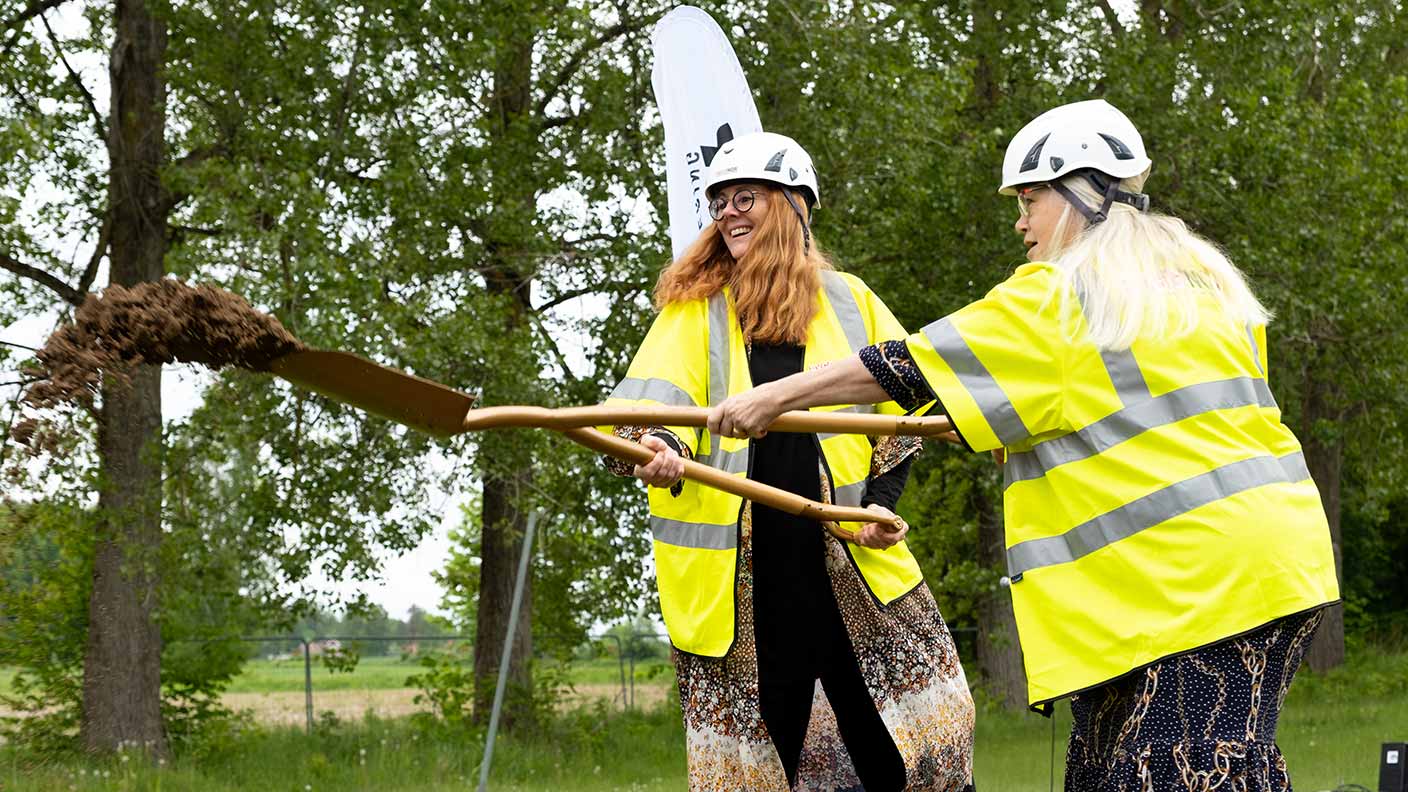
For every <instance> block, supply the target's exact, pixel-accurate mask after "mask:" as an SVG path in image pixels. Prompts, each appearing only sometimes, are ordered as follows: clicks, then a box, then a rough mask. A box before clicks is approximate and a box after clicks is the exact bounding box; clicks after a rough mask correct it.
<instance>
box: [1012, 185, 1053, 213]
mask: <svg viewBox="0 0 1408 792" xmlns="http://www.w3.org/2000/svg"><path fill="white" fill-rule="evenodd" d="M1046 188H1047V185H1045V184H1036V185H1033V186H1031V187H1019V188H1017V212H1018V213H1019V214H1021V215H1022V217H1027V216H1029V215H1030V214H1031V213H1032V196H1033V195H1034V194H1036V193H1038V192H1041V191H1042V190H1045V189H1046Z"/></svg>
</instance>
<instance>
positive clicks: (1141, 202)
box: [1050, 170, 1149, 225]
mask: <svg viewBox="0 0 1408 792" xmlns="http://www.w3.org/2000/svg"><path fill="white" fill-rule="evenodd" d="M1083 175H1084V176H1085V179H1086V181H1088V182H1090V185H1091V186H1092V187H1094V188H1095V189H1096V190H1098V191H1099V192H1100V193H1101V194H1102V195H1103V196H1104V199H1103V200H1102V201H1101V202H1100V208H1099V209H1091V208H1090V207H1089V206H1086V205H1085V202H1084V201H1082V200H1081V199H1080V197H1079V196H1077V195H1076V194H1075V191H1074V190H1072V189H1070V188H1069V187H1067V186H1066V185H1064V184H1062V183H1061V182H1060V180H1059V179H1058V180H1056V181H1053V182H1050V185H1051V189H1053V190H1055V191H1056V192H1058V193H1060V195H1061V197H1062V198H1065V199H1066V202H1067V203H1069V204H1070V205H1071V206H1074V207H1075V208H1076V211H1077V212H1080V213H1081V214H1082V215H1084V216H1085V219H1086V222H1088V223H1090V224H1091V225H1095V224H1097V223H1103V222H1105V221H1106V220H1107V219H1109V217H1110V207H1111V206H1113V205H1114V204H1115V203H1116V202H1119V203H1124V204H1129V205H1130V206H1133V207H1134V208H1135V209H1138V210H1139V211H1141V212H1147V211H1149V196H1148V195H1146V194H1144V193H1132V192H1126V191H1124V190H1121V189H1120V183H1119V180H1118V179H1110V178H1107V177H1106V176H1105V175H1104V174H1102V173H1098V172H1096V171H1093V170H1089V171H1085V173H1084V174H1083Z"/></svg>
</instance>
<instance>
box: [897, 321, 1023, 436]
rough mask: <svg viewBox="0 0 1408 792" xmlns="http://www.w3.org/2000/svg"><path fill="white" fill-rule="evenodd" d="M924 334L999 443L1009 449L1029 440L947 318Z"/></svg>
mask: <svg viewBox="0 0 1408 792" xmlns="http://www.w3.org/2000/svg"><path fill="white" fill-rule="evenodd" d="M923 333H924V337H925V338H926V339H928V341H929V345H930V346H932V347H933V348H934V351H935V352H937V353H939V357H941V358H943V359H944V362H945V363H947V364H948V365H949V368H951V369H953V373H954V375H955V376H957V377H958V381H959V382H960V383H961V384H962V385H963V388H964V390H966V391H968V395H970V396H972V397H973V401H974V402H976V403H977V405H978V409H979V410H981V411H982V413H983V418H984V419H986V420H987V422H988V426H991V427H992V431H993V434H995V435H997V439H998V440H1000V441H1002V443H1003V444H1004V445H1010V444H1012V443H1016V442H1018V441H1021V440H1024V439H1026V438H1027V437H1030V436H1031V432H1028V431H1027V425H1026V424H1025V423H1023V422H1022V416H1020V415H1018V414H1017V408H1015V407H1013V406H1012V400H1011V399H1008V398H1007V394H1006V393H1005V392H1004V391H1003V390H1002V386H1001V385H998V384H997V380H994V379H993V378H992V375H991V374H989V373H988V370H987V367H986V366H984V365H983V363H982V361H980V360H978V356H977V355H974V354H973V350H972V348H971V347H969V346H968V342H967V341H964V340H963V336H962V335H960V334H959V332H958V329H957V328H955V327H954V326H953V323H952V322H951V321H949V320H948V318H947V317H945V318H943V319H940V320H939V321H937V322H934V323H933V324H931V325H929V326H927V327H925V328H924V330H923Z"/></svg>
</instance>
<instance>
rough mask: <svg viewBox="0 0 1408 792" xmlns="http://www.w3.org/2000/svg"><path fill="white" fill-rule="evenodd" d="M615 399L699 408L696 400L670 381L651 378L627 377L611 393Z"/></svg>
mask: <svg viewBox="0 0 1408 792" xmlns="http://www.w3.org/2000/svg"><path fill="white" fill-rule="evenodd" d="M611 398H613V399H630V400H632V401H636V400H639V399H651V400H652V401H658V402H660V403H661V404H668V405H671V406H673V407H698V406H699V405H697V404H695V403H694V399H693V398H692V397H691V396H690V395H689V394H688V393H685V392H684V389H683V388H681V387H680V386H678V385H676V384H675V383H673V382H670V381H669V380H663V379H658V378H656V377H650V378H648V379H640V378H638V377H626V378H625V379H623V380H621V382H620V383H619V384H617V385H616V388H615V390H613V391H611Z"/></svg>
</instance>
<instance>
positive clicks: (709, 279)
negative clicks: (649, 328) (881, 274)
mask: <svg viewBox="0 0 1408 792" xmlns="http://www.w3.org/2000/svg"><path fill="white" fill-rule="evenodd" d="M761 192H763V193H764V194H765V195H766V196H767V198H766V200H764V201H763V202H762V203H761V205H759V206H757V207H756V208H755V209H754V210H753V211H755V212H756V211H758V209H761V210H762V214H761V216H759V217H755V218H754V226H753V231H752V234H753V242H752V244H751V245H749V247H748V252H747V253H745V254H744V255H743V258H741V259H738V260H736V261H735V260H734V258H733V256H732V254H730V253H729V252H728V245H727V244H726V243H725V242H724V237H723V234H722V233H720V232H719V228H718V224H717V223H714V224H710V225H709V226H708V227H706V228H705V229H704V230H703V231H701V232H700V234H699V238H698V239H696V240H694V242H693V243H692V244H691V245H690V246H689V247H688V248H686V249H685V252H684V254H683V255H681V256H680V257H679V258H678V259H676V260H675V261H673V262H671V263H670V265H669V266H667V267H666V268H665V270H664V271H663V272H661V273H660V280H658V281H657V282H656V283H655V307H656V308H657V309H659V308H664V307H665V306H666V305H669V304H670V303H675V302H685V301H688V300H698V299H703V298H708V297H712V296H713V295H714V294H716V293H718V292H719V290H721V289H723V288H724V287H725V286H728V287H729V289H730V290H731V291H732V293H733V303H734V309H735V310H736V311H737V312H738V321H739V324H741V325H742V326H743V335H744V336H745V337H747V338H748V339H750V340H753V341H759V342H762V343H772V344H780V343H788V344H804V343H806V340H807V325H809V324H811V321H812V317H813V316H815V315H816V311H817V294H818V293H819V292H820V291H821V272H822V270H829V269H834V267H833V266H832V264H831V260H830V259H829V258H828V257H827V256H826V254H825V253H823V252H822V251H821V250H820V248H819V247H818V245H817V241H816V236H815V235H813V236H812V238H811V245H810V246H809V249H806V250H805V251H804V245H803V238H802V224H801V223H799V222H797V215H796V214H795V213H794V212H793V211H792V207H790V206H788V205H787V199H786V198H785V197H784V196H783V194H782V191H781V190H779V189H777V188H774V187H771V186H762V187H761ZM792 198H793V200H794V201H795V202H796V204H797V207H798V208H799V209H801V211H802V212H803V213H804V214H805V215H808V222H810V217H809V215H810V212H809V211H808V210H807V206H806V202H805V201H804V200H802V197H801V196H800V195H798V194H796V193H793V196H792Z"/></svg>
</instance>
